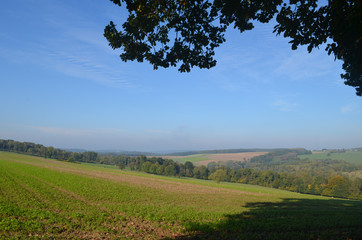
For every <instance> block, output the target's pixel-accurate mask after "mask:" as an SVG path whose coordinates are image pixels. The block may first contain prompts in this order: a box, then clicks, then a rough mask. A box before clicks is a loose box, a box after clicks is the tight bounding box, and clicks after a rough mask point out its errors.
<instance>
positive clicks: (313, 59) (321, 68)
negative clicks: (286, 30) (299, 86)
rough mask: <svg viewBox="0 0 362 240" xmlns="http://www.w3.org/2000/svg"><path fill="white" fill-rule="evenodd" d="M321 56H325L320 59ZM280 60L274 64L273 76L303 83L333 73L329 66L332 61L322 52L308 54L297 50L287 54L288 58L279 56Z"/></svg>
mask: <svg viewBox="0 0 362 240" xmlns="http://www.w3.org/2000/svg"><path fill="white" fill-rule="evenodd" d="M321 54H324V55H326V56H324V57H323V58H322V57H320V55H321ZM280 59H281V61H280V60H279V61H277V62H276V63H277V64H278V66H277V67H276V69H275V70H274V71H273V74H275V75H283V76H286V77H288V78H289V79H290V80H303V81H304V80H307V79H314V78H316V77H320V76H323V75H327V74H328V73H331V72H333V71H335V68H333V67H332V66H331V64H330V62H331V61H333V60H332V59H331V58H328V56H327V54H326V53H325V52H324V51H318V50H316V51H315V52H312V53H310V54H309V53H307V52H306V51H305V50H304V49H299V50H297V51H294V52H291V53H289V56H280ZM321 61H322V62H321Z"/></svg>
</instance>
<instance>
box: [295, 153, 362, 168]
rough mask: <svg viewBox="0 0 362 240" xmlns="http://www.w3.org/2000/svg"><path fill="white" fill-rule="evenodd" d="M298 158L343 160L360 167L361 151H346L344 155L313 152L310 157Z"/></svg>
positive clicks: (361, 161) (301, 156) (361, 162)
mask: <svg viewBox="0 0 362 240" xmlns="http://www.w3.org/2000/svg"><path fill="white" fill-rule="evenodd" d="M299 157H300V158H309V159H334V160H344V161H346V162H349V163H354V164H361V165H362V151H358V152H351V151H347V152H344V153H328V152H316V153H315V152H313V154H312V155H310V154H309V155H299Z"/></svg>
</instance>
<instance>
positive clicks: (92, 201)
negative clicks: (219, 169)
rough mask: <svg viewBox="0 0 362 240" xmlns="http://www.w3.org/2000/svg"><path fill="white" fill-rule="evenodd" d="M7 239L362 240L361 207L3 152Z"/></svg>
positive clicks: (0, 209) (0, 167) (0, 223)
mask: <svg viewBox="0 0 362 240" xmlns="http://www.w3.org/2000/svg"><path fill="white" fill-rule="evenodd" d="M0 175H1V178H0V236H1V238H2V239H9V238H14V239H18V238H20V239H38V238H43V239H44V238H45V239H46V238H57V239H59V238H63V239H64V238H69V239H203V238H207V239H220V238H223V239H358V238H359V237H360V236H361V235H362V230H361V228H360V226H361V225H362V218H361V217H360V216H361V215H362V202H361V201H350V200H341V199H332V198H326V197H318V196H312V195H302V194H297V193H291V192H286V191H280V190H275V189H270V188H263V187H258V186H252V185H243V184H230V183H221V184H217V183H214V182H211V181H202V180H195V179H179V178H170V177H162V176H154V175H148V174H142V173H138V172H127V171H121V170H117V169H107V168H100V167H97V166H90V165H83V164H74V163H67V162H61V161H55V160H49V159H44V158H39V157H31V156H26V155H20V154H15V153H5V152H0Z"/></svg>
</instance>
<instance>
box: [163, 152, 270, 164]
mask: <svg viewBox="0 0 362 240" xmlns="http://www.w3.org/2000/svg"><path fill="white" fill-rule="evenodd" d="M264 154H267V152H242V153H214V154H192V155H187V156H162V157H163V158H169V159H172V160H174V161H177V162H180V163H185V162H187V161H189V162H192V163H194V164H195V165H204V166H207V164H209V163H210V162H226V161H230V160H231V161H240V162H247V161H249V160H250V159H251V158H253V157H256V156H260V155H264Z"/></svg>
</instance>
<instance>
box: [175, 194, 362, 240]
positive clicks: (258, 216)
mask: <svg viewBox="0 0 362 240" xmlns="http://www.w3.org/2000/svg"><path fill="white" fill-rule="evenodd" d="M246 207H247V208H248V209H249V211H248V212H243V213H241V214H236V215H228V216H226V220H225V221H222V222H219V223H211V224H198V223H188V225H187V226H186V229H187V233H186V235H185V236H181V237H178V238H176V239H178V240H182V239H190V240H191V239H278V240H279V239H362V202H361V201H348V200H337V199H336V200H334V199H332V200H311V199H284V200H283V201H282V202H279V203H271V202H257V203H248V204H247V205H246Z"/></svg>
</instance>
